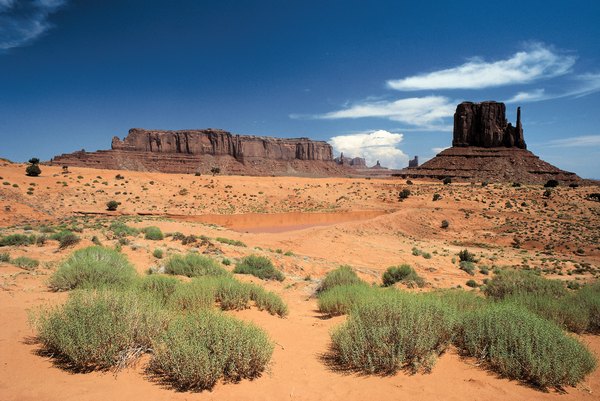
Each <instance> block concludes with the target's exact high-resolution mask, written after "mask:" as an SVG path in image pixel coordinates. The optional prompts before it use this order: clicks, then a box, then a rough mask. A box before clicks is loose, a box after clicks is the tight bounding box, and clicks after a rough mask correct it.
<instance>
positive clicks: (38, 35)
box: [0, 0, 600, 178]
mask: <svg viewBox="0 0 600 401" xmlns="http://www.w3.org/2000/svg"><path fill="white" fill-rule="evenodd" d="M598 21H600V2H596V1H591V0H590V1H577V0H574V1H568V2H567V1H554V2H548V1H518V2H516V1H515V2H513V1H503V2H486V1H480V2H473V1H472V0H471V1H458V0H457V1H453V2H403V1H369V2H366V1H352V0H344V1H325V0H321V1H311V0H304V1H285V0H273V1H251V0H248V1H227V0H222V1H183V0H181V1H168V2H167V1H151V0H146V1H135V0H129V1H111V0H103V1H83V0H81V1H68V0H28V1H25V0H23V1H19V0H0V137H1V145H0V156H2V157H7V158H9V159H11V160H15V161H23V160H27V159H29V158H30V157H32V156H37V157H39V158H41V159H49V158H50V157H52V156H54V155H56V154H60V153H63V152H71V151H74V150H79V149H82V148H84V149H86V150H88V151H91V150H97V149H107V148H109V147H110V140H111V138H112V137H113V136H119V137H123V136H125V135H126V133H127V130H128V129H129V128H132V127H142V128H154V129H185V128H206V127H213V128H223V129H226V130H229V131H232V132H235V133H240V134H252V135H269V136H280V137H297V136H307V137H310V138H313V139H318V140H327V141H330V143H332V144H333V145H334V147H335V149H336V151H340V150H343V151H344V152H345V154H347V155H352V156H364V157H366V158H367V161H368V162H369V163H371V164H373V163H374V162H375V160H377V159H380V160H381V161H382V164H384V165H387V166H391V167H404V166H405V165H406V163H407V160H408V158H409V157H412V156H414V155H419V157H420V158H421V160H424V159H427V158H430V157H432V156H433V155H435V153H436V152H438V151H439V150H440V149H443V148H445V147H447V146H449V145H450V143H451V140H452V127H451V126H452V114H453V112H454V109H455V106H456V104H458V103H459V102H461V101H463V100H471V101H482V100H499V101H505V102H506V103H507V111H508V118H509V120H510V121H513V123H514V120H515V114H516V107H517V106H521V107H522V114H523V126H524V130H525V140H526V142H527V144H528V147H529V149H530V150H532V151H533V152H534V153H536V154H537V155H538V156H540V157H541V158H543V159H545V160H546V161H548V162H550V163H553V164H555V165H557V166H558V167H561V168H563V169H566V170H570V171H574V172H576V173H578V174H579V175H581V176H583V177H590V178H600V112H599V110H600V23H598Z"/></svg>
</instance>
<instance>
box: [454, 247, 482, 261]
mask: <svg viewBox="0 0 600 401" xmlns="http://www.w3.org/2000/svg"><path fill="white" fill-rule="evenodd" d="M458 258H459V259H460V261H461V262H471V263H477V259H475V255H474V254H472V253H471V252H469V250H468V249H463V250H462V251H460V252H459V253H458Z"/></svg>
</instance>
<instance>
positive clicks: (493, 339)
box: [458, 303, 596, 388]
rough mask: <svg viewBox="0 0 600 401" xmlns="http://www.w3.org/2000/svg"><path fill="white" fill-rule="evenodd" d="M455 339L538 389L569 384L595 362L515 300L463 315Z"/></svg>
mask: <svg viewBox="0 0 600 401" xmlns="http://www.w3.org/2000/svg"><path fill="white" fill-rule="evenodd" d="M458 343H459V346H460V347H461V348H463V349H464V351H465V352H466V353H467V354H469V355H471V356H474V357H476V358H479V359H481V360H484V361H485V362H487V364H488V365H489V367H490V368H491V369H492V370H494V371H496V372H498V373H500V374H501V375H503V376H506V377H509V378H512V379H519V380H523V381H526V382H530V383H532V384H534V385H536V386H539V387H542V388H545V387H560V386H564V385H573V386H574V385H576V384H577V383H578V382H579V381H581V380H582V379H583V378H584V376H585V375H586V374H588V373H590V372H591V371H592V370H593V369H594V368H595V366H596V361H595V359H594V357H593V355H592V354H591V353H590V352H589V351H588V350H587V349H586V348H585V347H584V346H583V345H582V344H581V343H579V342H578V341H577V340H576V339H574V338H572V337H569V336H567V335H565V334H564V333H563V331H562V330H561V329H560V328H559V327H558V326H556V325H555V324H554V323H551V322H549V321H547V320H544V319H542V318H540V317H538V316H536V315H535V314H533V313H531V312H529V311H527V310H525V309H523V308H521V307H518V306H516V305H514V304H504V303H501V304H491V305H489V306H488V307H486V308H482V309H479V310H475V311H472V312H471V313H469V314H466V315H465V316H464V320H463V329H462V331H461V334H460V336H459V339H458Z"/></svg>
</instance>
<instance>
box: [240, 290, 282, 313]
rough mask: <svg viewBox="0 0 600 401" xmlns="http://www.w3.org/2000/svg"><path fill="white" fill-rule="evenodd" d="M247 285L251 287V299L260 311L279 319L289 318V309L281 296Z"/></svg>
mask: <svg viewBox="0 0 600 401" xmlns="http://www.w3.org/2000/svg"><path fill="white" fill-rule="evenodd" d="M247 285H249V286H250V298H251V299H252V300H253V301H254V303H255V304H256V307H257V308H258V310H264V311H267V312H269V313H270V314H271V315H278V316H279V317H285V316H287V314H288V307H287V305H286V304H285V302H283V300H282V299H281V297H280V296H279V295H277V294H275V293H274V292H271V291H265V290H264V289H263V288H262V287H259V286H258V285H254V284H247Z"/></svg>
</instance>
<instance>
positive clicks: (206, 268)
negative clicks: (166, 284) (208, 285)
mask: <svg viewBox="0 0 600 401" xmlns="http://www.w3.org/2000/svg"><path fill="white" fill-rule="evenodd" d="M165 273H167V274H176V275H180V276H187V277H198V276H226V275H229V273H228V272H227V270H225V269H223V268H222V267H221V266H219V264H218V263H217V262H216V261H215V260H213V259H211V258H209V257H207V256H202V255H198V254H196V253H188V254H187V255H185V256H182V255H173V256H171V257H170V258H169V259H167V262H166V264H165Z"/></svg>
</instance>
